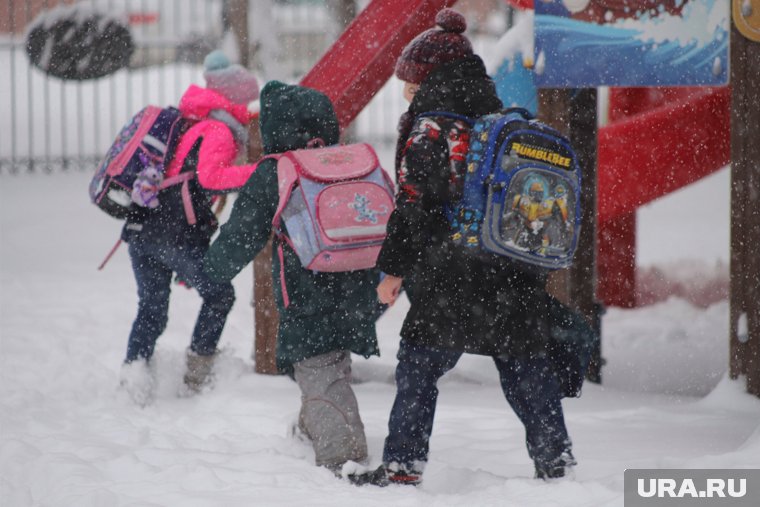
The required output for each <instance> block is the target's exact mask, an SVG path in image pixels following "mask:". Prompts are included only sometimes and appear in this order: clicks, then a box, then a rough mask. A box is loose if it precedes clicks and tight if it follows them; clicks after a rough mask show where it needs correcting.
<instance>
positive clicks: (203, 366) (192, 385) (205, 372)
mask: <svg viewBox="0 0 760 507" xmlns="http://www.w3.org/2000/svg"><path fill="white" fill-rule="evenodd" d="M215 358H216V353H214V354H211V355H208V356H201V355H200V354H196V353H195V352H193V351H192V350H190V349H187V371H186V372H185V377H184V379H183V380H184V382H185V387H187V391H188V392H187V394H190V395H192V394H196V393H200V392H201V391H203V389H204V388H206V387H209V386H210V385H211V384H212V382H213V369H214V359H215Z"/></svg>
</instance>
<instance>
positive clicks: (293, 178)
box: [259, 153, 298, 236]
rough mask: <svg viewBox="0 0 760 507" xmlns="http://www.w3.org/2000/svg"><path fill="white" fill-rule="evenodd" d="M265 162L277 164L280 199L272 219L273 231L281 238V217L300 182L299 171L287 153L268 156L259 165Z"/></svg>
mask: <svg viewBox="0 0 760 507" xmlns="http://www.w3.org/2000/svg"><path fill="white" fill-rule="evenodd" d="M264 160H274V161H275V162H276V163H277V193H278V194H279V196H280V198H279V200H278V202H277V210H276V211H275V212H274V217H273V218H272V230H273V231H274V233H275V234H277V235H278V236H280V216H281V215H282V211H283V210H284V209H285V206H286V205H287V204H288V200H289V199H290V194H291V193H292V192H293V187H294V186H295V184H296V182H297V181H298V171H296V167H295V165H294V164H293V160H292V159H291V158H290V156H289V155H288V154H287V153H279V154H276V155H267V156H266V157H263V158H262V159H261V160H259V164H260V163H262V162H263V161H264Z"/></svg>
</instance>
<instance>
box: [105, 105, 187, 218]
mask: <svg viewBox="0 0 760 507" xmlns="http://www.w3.org/2000/svg"><path fill="white" fill-rule="evenodd" d="M186 126H187V120H185V119H183V118H182V113H180V111H179V109H177V108H174V107H166V108H161V107H157V106H147V107H145V108H143V109H142V110H141V111H140V112H138V113H137V114H135V115H134V116H133V117H132V119H131V120H130V121H129V122H128V123H127V124H126V125H124V127H123V128H122V129H121V131H120V132H119V134H118V136H117V137H116V140H115V141H114V142H113V144H112V145H111V148H109V150H108V152H107V153H106V156H105V158H104V159H103V161H102V162H101V163H100V165H99V166H98V169H97V170H96V171H95V175H94V176H93V178H92V181H91V182H90V199H91V200H92V202H93V203H95V204H96V205H97V206H98V207H99V208H100V209H102V210H103V211H105V212H106V213H108V214H109V215H111V216H112V217H115V218H119V219H123V218H126V217H127V213H128V212H129V209H130V206H131V205H132V203H133V202H136V203H137V204H139V205H140V206H145V207H148V208H155V207H156V206H158V198H157V194H158V191H159V190H161V189H164V188H166V187H168V186H170V185H173V184H177V183H181V182H186V181H187V180H188V179H190V178H192V177H193V176H194V174H193V173H182V174H180V175H179V176H177V177H173V178H168V179H166V180H164V178H163V175H164V170H165V169H166V168H167V167H168V165H169V162H170V161H171V157H172V155H173V154H174V150H175V148H176V146H177V142H178V141H179V138H180V137H181V135H182V134H183V133H184V132H185V130H186V128H185V127H186Z"/></svg>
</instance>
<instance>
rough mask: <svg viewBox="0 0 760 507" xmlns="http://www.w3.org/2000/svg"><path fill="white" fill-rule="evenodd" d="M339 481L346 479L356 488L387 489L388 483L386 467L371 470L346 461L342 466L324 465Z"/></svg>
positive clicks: (359, 464)
mask: <svg viewBox="0 0 760 507" xmlns="http://www.w3.org/2000/svg"><path fill="white" fill-rule="evenodd" d="M322 466H324V467H325V468H327V469H328V470H330V471H331V472H332V473H334V474H335V477H337V478H338V479H345V480H347V481H348V482H350V483H351V484H353V485H354V486H367V485H371V486H379V487H381V488H382V487H385V486H387V485H388V484H389V483H388V477H387V474H386V473H385V467H384V466H383V465H380V466H379V467H377V468H376V469H374V470H370V469H368V468H367V466H366V465H362V464H361V463H357V462H356V461H346V462H345V463H343V464H340V465H322Z"/></svg>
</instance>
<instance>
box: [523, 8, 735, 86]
mask: <svg viewBox="0 0 760 507" xmlns="http://www.w3.org/2000/svg"><path fill="white" fill-rule="evenodd" d="M534 5H535V15H536V16H535V37H536V41H535V53H536V55H535V58H536V63H535V71H536V72H535V73H536V84H537V85H538V86H539V87H548V88H566V87H571V88H583V87H595V86H681V85H684V86H720V85H725V84H727V83H728V76H729V68H728V65H729V60H730V56H729V50H728V45H729V39H730V36H729V34H730V21H731V13H730V7H729V5H730V4H729V2H726V1H725V0H535V2H534Z"/></svg>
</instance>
